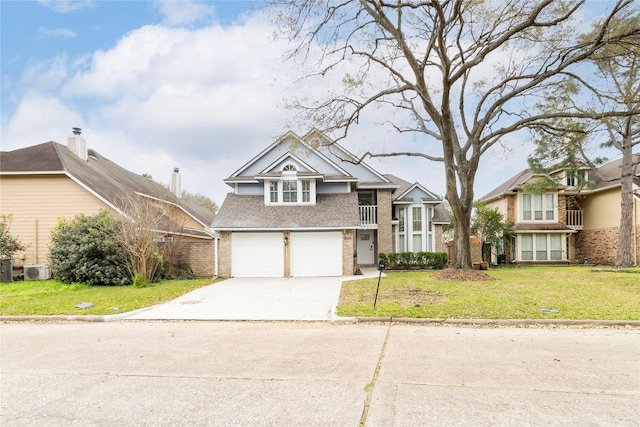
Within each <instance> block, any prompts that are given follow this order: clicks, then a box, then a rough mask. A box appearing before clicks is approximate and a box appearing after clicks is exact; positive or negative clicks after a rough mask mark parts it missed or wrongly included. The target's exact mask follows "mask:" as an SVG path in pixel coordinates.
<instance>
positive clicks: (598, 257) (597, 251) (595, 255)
mask: <svg viewBox="0 0 640 427" xmlns="http://www.w3.org/2000/svg"><path fill="white" fill-rule="evenodd" d="M638 233H640V226H636V236H638ZM618 236H619V228H618V227H611V228H599V229H593V230H582V231H580V232H578V233H577V234H576V258H577V260H578V261H580V262H582V261H583V260H584V258H586V259H587V261H588V263H589V264H603V265H614V264H615V262H616V253H617V251H618ZM636 243H638V245H637V246H636V248H635V250H636V252H635V253H636V254H638V255H640V242H638V239H636ZM633 255H634V251H633V248H632V249H631V259H632V260H633Z"/></svg>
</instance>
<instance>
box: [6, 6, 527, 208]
mask: <svg viewBox="0 0 640 427" xmlns="http://www.w3.org/2000/svg"><path fill="white" fill-rule="evenodd" d="M260 6H261V3H260V2H257V1H202V2H196V1H177V0H167V1H129V0H120V1H98V0H79V1H67V0H39V1H25V0H19V1H10V0H9V1H7V0H2V1H0V24H1V25H0V36H1V40H0V43H1V51H0V60H1V78H2V81H1V84H2V86H1V88H2V90H1V100H0V101H1V104H0V107H1V121H0V126H1V128H0V146H1V149H2V151H9V150H14V149H17V148H22V147H27V146H32V145H36V144H40V143H43V142H46V141H56V142H59V143H61V144H66V141H67V137H68V136H70V135H71V133H72V132H71V128H72V127H79V128H82V134H83V137H84V138H85V139H86V141H87V147H88V148H90V149H93V150H96V151H97V152H98V153H100V154H101V155H103V156H105V157H107V158H109V159H110V160H112V161H113V162H115V163H117V164H119V165H120V166H122V167H124V168H126V169H128V170H130V171H132V172H134V173H138V174H149V175H151V176H152V177H153V179H154V180H156V181H158V182H160V183H163V184H168V183H169V180H170V175H171V172H172V171H173V168H174V167H178V168H180V173H181V175H182V188H183V190H187V191H189V192H191V193H200V194H203V195H205V196H207V197H209V198H211V199H213V200H214V201H215V202H216V203H218V205H220V204H222V202H223V200H224V197H225V194H226V193H228V192H230V191H232V189H231V187H229V186H227V185H226V184H224V183H223V181H222V180H223V179H224V178H227V177H229V176H230V175H231V174H232V173H233V172H235V171H236V170H237V169H239V168H240V167H241V166H243V165H244V164H245V163H246V162H248V161H249V160H251V159H252V158H253V157H254V156H256V155H257V154H259V153H260V152H261V151H262V150H264V149H265V148H267V147H268V146H269V145H270V144H271V143H273V142H274V141H275V140H276V139H277V138H278V136H280V135H282V134H284V133H286V132H287V131H289V130H291V131H293V132H295V133H296V134H298V135H300V136H302V135H304V134H306V133H307V132H308V131H309V130H310V127H311V126H310V125H307V124H305V123H300V121H299V120H296V118H295V116H294V112H292V111H291V110H290V109H288V108H286V103H287V99H289V96H290V95H294V94H295V93H294V92H295V91H296V90H297V89H296V86H295V84H294V82H297V81H298V79H299V77H301V74H300V73H301V72H302V70H300V69H298V68H297V67H296V66H295V64H292V63H291V62H290V61H286V60H285V55H286V53H287V51H288V50H289V49H290V48H291V45H288V44H287V42H286V41H284V40H282V39H274V38H273V37H272V34H273V32H274V29H275V28H274V24H273V23H272V20H271V19H270V18H269V16H266V15H265V12H264V10H263V9H261V7H260ZM339 83H340V82H339V81H326V82H324V84H326V87H318V88H317V93H319V94H325V93H327V92H328V91H331V90H338V89H339V88H338V85H339ZM380 121H381V120H380V117H375V113H374V114H372V117H370V118H367V117H365V118H364V119H363V121H362V123H361V124H360V125H359V126H358V127H357V128H356V129H355V130H354V133H353V135H352V136H350V137H349V138H347V139H346V140H344V141H341V145H343V146H344V147H345V148H347V149H348V150H350V151H351V152H353V153H355V154H359V153H362V152H364V151H365V150H367V148H369V147H370V146H374V145H375V146H376V147H381V148H382V149H388V150H390V149H392V148H393V149H395V148H396V147H397V146H398V144H399V143H398V139H399V136H398V135H397V134H396V133H394V132H393V131H392V130H390V129H389V128H388V127H387V128H383V127H382V126H381V125H380ZM506 142H507V143H506V144H505V145H506V146H508V147H509V148H508V149H506V150H505V149H502V148H501V147H496V148H495V149H493V150H492V151H490V152H488V153H487V154H486V155H485V156H484V157H483V160H482V161H481V165H480V169H479V172H478V175H477V178H476V185H475V195H476V198H479V197H480V196H482V195H484V194H486V193H488V192H489V191H490V190H492V189H493V188H494V187H496V186H498V185H499V184H500V183H502V182H503V181H505V180H506V179H508V178H509V177H511V176H513V175H515V174H516V173H518V172H519V171H520V170H522V169H524V168H526V167H527V162H526V157H527V155H528V154H529V153H530V152H531V151H532V148H531V144H530V143H527V142H526V141H518V140H510V141H506ZM422 143H424V142H423V141H420V140H411V141H410V142H409V144H412V145H413V148H414V149H415V146H416V145H417V146H418V147H419V146H420V144H422ZM403 144H407V141H405V142H403ZM367 163H368V164H369V165H371V166H372V167H374V168H375V169H376V170H378V171H379V172H381V173H392V174H395V175H397V176H399V177H401V178H403V179H405V180H407V181H410V182H420V183H421V184H423V185H424V186H426V187H427V188H428V189H429V190H431V191H432V192H434V193H435V194H440V195H443V194H444V192H445V177H444V168H443V166H442V164H441V163H434V162H430V161H428V160H425V159H418V158H406V157H405V158H401V157H398V158H383V159H370V160H367Z"/></svg>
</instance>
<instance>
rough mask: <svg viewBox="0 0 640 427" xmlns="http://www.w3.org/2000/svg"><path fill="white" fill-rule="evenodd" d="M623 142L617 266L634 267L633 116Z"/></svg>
mask: <svg viewBox="0 0 640 427" xmlns="http://www.w3.org/2000/svg"><path fill="white" fill-rule="evenodd" d="M627 130H628V132H626V134H625V136H624V138H623V142H622V170H621V175H620V184H621V188H620V192H621V193H620V199H621V200H620V234H619V238H618V252H617V254H616V267H632V266H633V260H632V257H631V240H632V239H631V237H632V234H633V152H632V144H631V118H630V119H629V121H628V126H627Z"/></svg>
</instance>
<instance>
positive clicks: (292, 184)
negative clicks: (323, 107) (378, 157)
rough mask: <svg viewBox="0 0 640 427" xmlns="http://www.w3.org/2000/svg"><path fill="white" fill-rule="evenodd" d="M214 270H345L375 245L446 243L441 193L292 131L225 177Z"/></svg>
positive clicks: (372, 256) (249, 273) (367, 258)
mask: <svg viewBox="0 0 640 427" xmlns="http://www.w3.org/2000/svg"><path fill="white" fill-rule="evenodd" d="M225 182H226V183H227V184H228V185H229V186H231V187H232V188H233V192H231V193H229V194H228V195H227V197H226V199H225V200H224V202H223V204H222V206H221V207H220V210H219V212H218V214H217V216H216V219H215V220H214V222H213V223H212V229H213V230H214V231H215V232H216V233H218V235H219V239H220V240H219V242H220V248H219V256H218V261H219V272H220V275H221V276H227V277H230V276H233V277H296V276H298V277H299V276H342V275H351V274H353V273H354V268H355V266H356V265H357V264H359V265H373V264H375V263H377V259H378V254H379V253H381V252H384V253H389V252H404V251H412V252H413V251H415V252H420V251H442V248H443V246H442V224H444V223H448V222H449V219H448V216H447V214H446V211H445V210H444V208H443V206H442V199H441V198H439V197H437V196H436V195H435V194H434V193H432V192H431V191H429V190H427V189H426V188H425V187H424V186H422V185H420V184H418V183H415V184H411V183H409V182H407V181H404V180H402V179H400V178H397V177H395V176H392V175H383V174H381V173H379V172H378V171H376V170H374V169H373V168H372V167H370V166H369V165H367V164H366V163H364V162H359V161H357V159H356V158H355V157H354V156H353V155H352V154H350V153H349V152H348V151H347V150H345V149H344V148H343V147H341V146H340V145H338V144H336V143H333V142H332V141H330V140H329V139H327V137H326V136H325V135H324V134H322V133H320V132H318V131H315V130H314V131H311V132H309V133H308V134H307V135H305V136H304V137H299V136H297V135H296V134H294V133H292V132H288V133H286V134H284V135H283V136H281V137H280V138H278V139H277V140H276V141H275V142H274V143H273V144H271V145H270V146H269V147H267V148H266V149H265V150H264V151H262V152H261V153H259V154H258V155H257V156H256V157H254V158H253V159H251V160H250V161H249V162H247V163H246V164H244V165H243V166H242V167H241V168H240V169H238V170H237V171H235V172H234V173H232V174H231V176H230V177H229V178H227V179H225Z"/></svg>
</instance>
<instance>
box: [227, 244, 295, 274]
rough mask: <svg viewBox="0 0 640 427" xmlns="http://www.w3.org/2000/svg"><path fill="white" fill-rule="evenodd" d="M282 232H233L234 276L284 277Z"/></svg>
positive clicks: (232, 272)
mask: <svg viewBox="0 0 640 427" xmlns="http://www.w3.org/2000/svg"><path fill="white" fill-rule="evenodd" d="M282 239H283V237H282V233H232V234H231V275H232V276H233V277H283V276H284V247H283V245H284V243H283V240H282Z"/></svg>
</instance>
